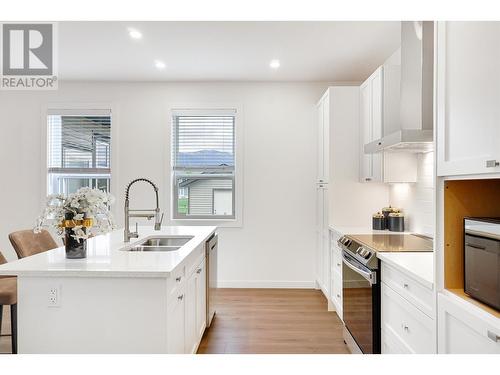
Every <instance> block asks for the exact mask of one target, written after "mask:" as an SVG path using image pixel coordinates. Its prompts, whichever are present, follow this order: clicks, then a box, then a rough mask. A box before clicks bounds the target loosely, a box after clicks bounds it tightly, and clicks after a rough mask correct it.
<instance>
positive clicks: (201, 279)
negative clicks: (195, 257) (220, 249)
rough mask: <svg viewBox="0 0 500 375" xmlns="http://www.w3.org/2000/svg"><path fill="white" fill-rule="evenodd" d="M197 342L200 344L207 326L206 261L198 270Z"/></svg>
mask: <svg viewBox="0 0 500 375" xmlns="http://www.w3.org/2000/svg"><path fill="white" fill-rule="evenodd" d="M196 275H197V277H196V342H197V343H199V342H200V340H201V338H202V336H203V333H204V332H205V327H206V325H207V309H206V307H207V305H206V303H207V268H206V260H205V258H203V261H202V262H201V263H200V265H199V267H198V269H197V270H196Z"/></svg>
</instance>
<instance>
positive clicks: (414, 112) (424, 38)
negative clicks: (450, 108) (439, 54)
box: [364, 21, 434, 154]
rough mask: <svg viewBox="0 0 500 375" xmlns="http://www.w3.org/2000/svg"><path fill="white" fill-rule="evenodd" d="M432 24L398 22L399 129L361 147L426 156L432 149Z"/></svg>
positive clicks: (368, 152) (367, 150) (366, 151)
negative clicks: (399, 55)
mask: <svg viewBox="0 0 500 375" xmlns="http://www.w3.org/2000/svg"><path fill="white" fill-rule="evenodd" d="M433 63H434V23H433V22H432V21H423V22H412V21H404V22H401V87H400V126H401V128H400V129H398V130H397V131H392V132H388V133H386V131H385V129H384V136H383V137H382V138H381V139H377V140H375V141H373V142H370V143H368V144H366V145H365V147H364V151H365V153H366V154H372V153H376V152H381V151H405V152H428V151H432V149H433V121H432V120H433Z"/></svg>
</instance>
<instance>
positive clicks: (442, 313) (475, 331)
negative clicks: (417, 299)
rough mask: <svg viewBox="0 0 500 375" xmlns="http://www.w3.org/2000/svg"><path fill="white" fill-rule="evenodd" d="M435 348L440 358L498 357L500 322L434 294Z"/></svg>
mask: <svg viewBox="0 0 500 375" xmlns="http://www.w3.org/2000/svg"><path fill="white" fill-rule="evenodd" d="M438 345H439V347H438V349H439V353H440V354H441V353H443V354H500V319H498V318H497V317H495V316H493V315H491V314H489V313H488V312H486V311H484V310H482V309H480V308H479V307H477V306H474V305H472V304H470V303H469V302H468V301H465V300H462V299H461V298H459V297H456V296H448V295H444V294H441V293H438Z"/></svg>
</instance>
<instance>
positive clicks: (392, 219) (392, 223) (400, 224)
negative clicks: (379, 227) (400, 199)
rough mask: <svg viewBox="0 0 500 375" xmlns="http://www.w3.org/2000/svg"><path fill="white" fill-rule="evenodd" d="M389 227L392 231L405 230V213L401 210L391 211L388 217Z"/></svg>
mask: <svg viewBox="0 0 500 375" xmlns="http://www.w3.org/2000/svg"><path fill="white" fill-rule="evenodd" d="M387 229H389V230H390V231H391V232H404V231H405V217H404V215H403V214H402V213H401V212H391V213H390V214H389V216H388V218H387Z"/></svg>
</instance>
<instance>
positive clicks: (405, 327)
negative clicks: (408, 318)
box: [401, 323, 410, 332]
mask: <svg viewBox="0 0 500 375" xmlns="http://www.w3.org/2000/svg"><path fill="white" fill-rule="evenodd" d="M401 328H403V329H404V330H405V331H406V332H408V331H409V330H410V329H409V328H408V325H406V324H404V323H401Z"/></svg>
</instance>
